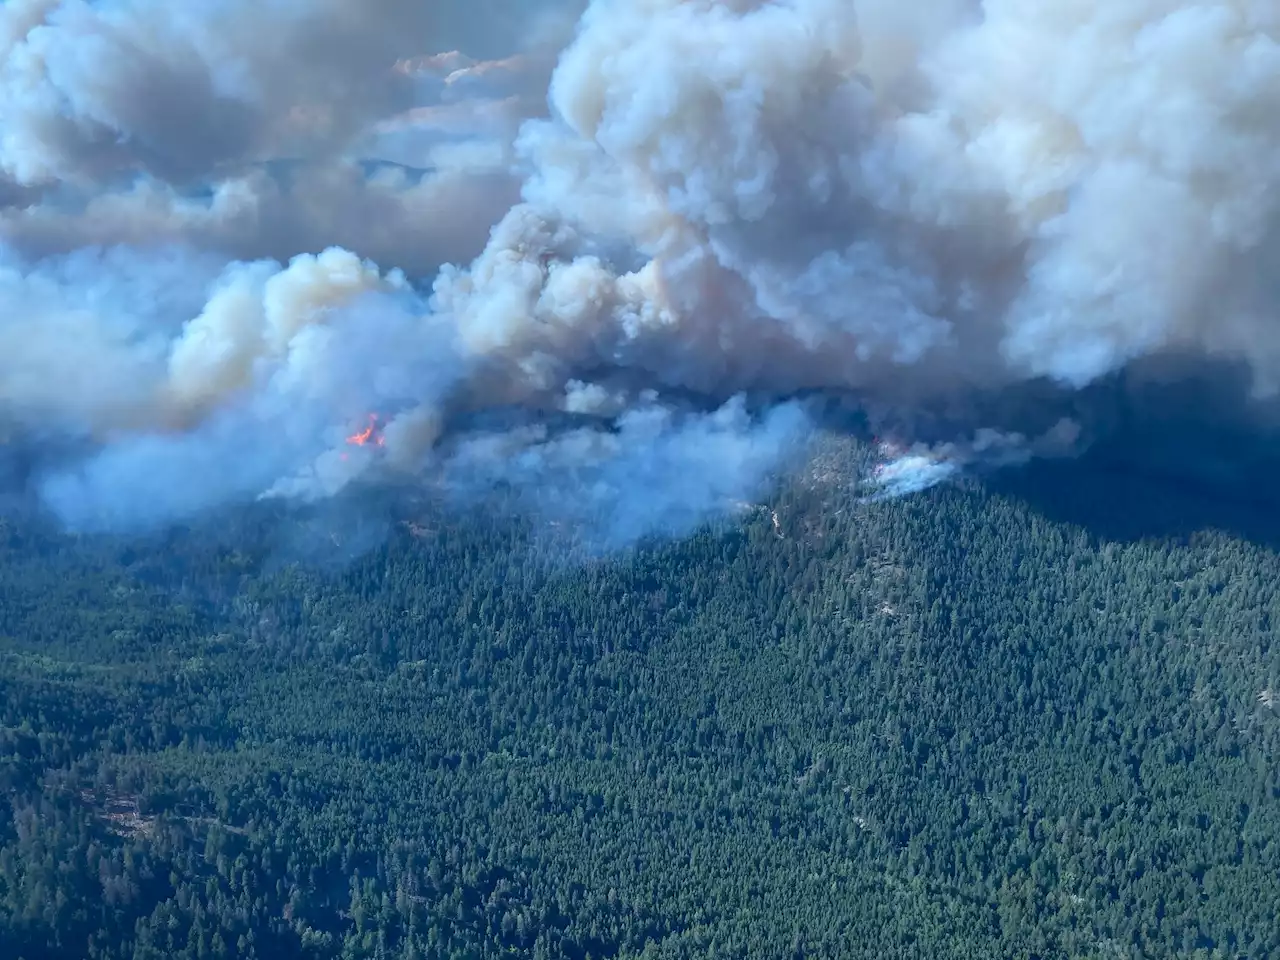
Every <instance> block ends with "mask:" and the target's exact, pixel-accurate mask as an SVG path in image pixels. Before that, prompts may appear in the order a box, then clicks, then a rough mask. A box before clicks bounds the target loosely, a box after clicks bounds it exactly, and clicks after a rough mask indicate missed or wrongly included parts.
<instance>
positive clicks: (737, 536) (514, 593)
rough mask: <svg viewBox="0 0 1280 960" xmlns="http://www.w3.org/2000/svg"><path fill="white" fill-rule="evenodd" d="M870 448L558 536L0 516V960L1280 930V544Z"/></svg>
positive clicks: (619, 950) (565, 951)
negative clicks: (930, 466)
mask: <svg viewBox="0 0 1280 960" xmlns="http://www.w3.org/2000/svg"><path fill="white" fill-rule="evenodd" d="M844 455H845V456H851V457H854V458H855V459H856V458H857V457H858V456H861V455H862V454H860V453H858V452H857V451H852V452H850V451H845V453H844ZM848 469H849V464H848V463H844V464H840V463H837V464H836V465H835V466H834V467H832V468H831V469H830V470H829V471H828V472H827V474H825V475H821V476H819V475H817V474H820V473H821V472H820V471H811V472H810V475H809V476H808V477H806V478H802V479H801V480H799V481H797V482H794V483H792V484H790V485H788V486H787V487H786V488H785V489H782V490H780V491H779V492H777V493H776V495H775V496H773V497H771V498H770V499H769V502H768V503H767V504H763V505H761V506H760V507H759V508H757V509H755V510H752V511H749V512H747V513H745V514H744V515H743V516H742V517H740V518H738V519H737V520H735V521H733V522H729V523H725V524H722V525H718V526H716V527H714V528H708V529H705V530H703V531H701V532H699V533H698V534H696V535H694V536H692V537H690V538H688V539H685V540H681V541H678V542H664V543H655V544H649V545H646V546H644V547H642V548H639V549H637V550H634V551H630V552H627V553H624V554H619V555H615V556H611V557H604V558H595V559H583V560H580V561H574V562H572V563H551V562H548V557H549V556H552V555H554V554H553V553H552V551H551V550H549V548H548V547H549V544H548V540H547V538H546V531H545V530H542V529H540V528H539V527H538V526H536V525H531V524H529V523H523V522H519V521H517V520H514V519H494V518H493V516H492V515H491V514H489V513H486V512H485V511H479V510H478V511H476V512H475V513H474V514H456V513H455V514H445V513H441V512H439V511H436V512H432V511H431V510H429V509H427V508H422V509H421V510H420V511H419V512H418V513H417V514H415V515H414V517H413V518H412V520H413V523H411V524H399V525H396V526H395V527H394V528H393V530H392V532H391V533H390V534H389V535H388V536H387V537H386V538H385V540H384V541H383V542H382V543H381V544H380V545H379V546H377V547H376V548H374V549H371V550H368V551H366V552H364V553H363V554H362V555H360V556H358V557H357V558H356V559H354V560H352V561H350V562H348V563H345V564H342V565H338V566H331V567H316V566H315V565H299V564H291V563H284V562H281V560H280V551H279V544H280V543H281V542H283V541H282V538H284V539H287V537H286V534H288V532H289V527H288V525H289V524H290V523H291V522H293V521H291V520H289V519H288V518H285V519H281V518H279V517H275V516H265V515H259V514H258V513H257V512H255V511H247V512H245V513H243V514H241V515H240V516H239V517H238V518H236V521H235V522H236V524H237V525H238V528H237V529H236V530H234V531H230V532H228V531H227V530H226V529H225V528H224V530H223V534H224V535H222V536H220V537H218V538H208V537H204V536H202V535H200V534H199V532H198V531H195V532H189V533H187V534H185V535H183V534H181V533H176V534H174V535H172V536H169V537H167V538H163V539H161V540H157V541H156V542H154V543H150V544H139V543H137V542H125V541H116V540H110V539H106V538H81V539H73V538H68V537H64V536H59V535H55V534H53V533H50V532H49V531H47V530H42V529H40V528H39V527H38V526H36V525H33V524H30V523H24V522H20V521H17V520H10V521H8V522H7V523H6V525H5V527H4V529H3V530H2V531H0V552H2V554H3V556H2V562H0V633H2V634H3V636H2V637H0V778H2V781H3V787H4V795H5V797H7V798H8V803H9V805H10V806H11V807H12V815H11V816H9V815H8V811H6V810H3V808H0V956H3V957H23V958H25V960H44V958H59V960H62V958H81V957H91V958H102V960H107V958H111V960H126V958H128V960H148V958H156V960H158V958H170V957H176V958H206V957H259V958H275V957H294V956H297V957H308V958H331V957H332V958H336V957H350V958H354V957H368V958H408V957H420V958H428V957H431V958H462V957H468V958H496V957H537V958H551V957H557V958H558V957H568V958H586V957H592V958H595V960H603V958H636V957H646V958H655V957H660V958H685V957H687V958H704V957H710V958H720V957H725V958H728V957H743V958H747V957H751V958H756V957H758V958H778V957H796V958H800V957H805V958H817V957H830V958H836V957H839V958H868V960H871V958H875V960H882V958H894V957H922V958H924V957H927V958H931V960H932V958H949V957H955V958H982V960H987V958H995V957H1001V958H1005V957H1024V958H1033V957H1034V958H1056V957H1062V958H1067V957H1070V958H1102V957H1210V956H1214V957H1269V956H1280V923H1277V921H1276V918H1277V916H1280V765H1278V764H1277V762H1276V761H1277V753H1278V751H1280V654H1278V653H1277V649H1276V647H1275V646H1274V645H1273V637H1274V634H1275V625H1276V623H1278V622H1280V592H1278V586H1277V585H1278V584H1280V553H1278V552H1277V550H1276V549H1275V548H1274V546H1273V545H1272V544H1271V542H1270V541H1268V540H1267V539H1266V538H1265V537H1260V536H1253V537H1251V536H1246V535H1245V534H1243V533H1241V532H1240V531H1239V529H1233V526H1234V525H1233V524H1232V523H1220V524H1216V525H1215V524H1214V523H1213V522H1210V521H1204V522H1201V521H1202V520H1203V517H1201V514H1200V513H1198V512H1197V511H1199V510H1201V508H1202V506H1203V504H1200V503H1198V502H1196V501H1195V498H1194V497H1191V496H1189V495H1186V494H1183V493H1179V492H1177V491H1174V490H1169V489H1166V488H1163V487H1161V486H1158V485H1155V484H1153V483H1151V482H1149V481H1141V482H1137V481H1132V480H1131V479H1126V478H1124V477H1117V476H1110V477H1108V476H1102V475H1091V476H1087V477H1086V476H1085V475H1084V474H1083V473H1082V472H1081V471H1080V470H1077V471H1076V472H1075V473H1072V472H1071V471H1059V472H1057V473H1045V474H1044V475H1035V476H1028V475H1021V476H1022V479H1014V480H1001V481H993V482H992V483H990V484H987V485H983V484H980V483H977V482H974V481H967V482H964V483H962V484H959V485H956V486H949V487H944V488H938V489H934V490H932V491H929V492H927V493H924V494H921V495H919V496H915V497H911V498H905V499H901V500H894V501H888V502H883V503H872V504H863V503H859V502H858V501H857V500H856V498H855V496H854V494H853V492H852V491H851V490H849V489H848V488H847V484H846V483H845V482H844V480H843V479H842V478H845V477H847V475H848ZM1054 477H1058V478H1060V479H1058V480H1057V481H1055V480H1054V479H1053V478H1054ZM833 478H834V479H833ZM1055 484H1056V485H1055ZM1032 490H1034V492H1035V496H1034V497H1032V496H1031V495H1030V494H1029V491H1032ZM1171 518H1172V519H1173V521H1177V522H1173V523H1172V525H1171V523H1170V520H1171ZM1179 518H1181V519H1179ZM1147 520H1150V521H1151V523H1150V524H1146V521H1147ZM1183 521H1185V522H1183ZM297 542H302V541H301V540H298V541H297ZM286 559H287V557H286Z"/></svg>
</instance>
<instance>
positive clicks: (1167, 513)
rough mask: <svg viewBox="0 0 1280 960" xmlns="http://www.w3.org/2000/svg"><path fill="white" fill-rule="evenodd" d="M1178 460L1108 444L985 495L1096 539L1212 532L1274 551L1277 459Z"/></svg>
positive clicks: (1028, 470) (999, 480)
mask: <svg viewBox="0 0 1280 960" xmlns="http://www.w3.org/2000/svg"><path fill="white" fill-rule="evenodd" d="M1166 452H1167V451H1166ZM1184 453H1185V454H1186V455H1187V459H1185V460H1172V461H1171V460H1170V459H1169V458H1168V457H1166V456H1162V455H1159V454H1157V453H1155V452H1153V450H1152V448H1151V447H1150V445H1143V444H1139V443H1129V444H1123V443H1109V444H1107V445H1106V446H1105V447H1102V448H1100V449H1097V450H1094V451H1091V452H1090V453H1088V454H1086V455H1085V456H1082V457H1080V458H1079V459H1076V460H1067V461H1063V460H1057V461H1037V462H1034V463H1032V464H1029V465H1028V466H1026V467H1023V468H1020V469H1013V470H1006V471H1002V472H1000V473H999V474H997V475H994V476H992V477H991V478H989V480H988V483H987V488H988V489H989V490H990V491H992V492H993V493H999V494H1003V495H1005V496H1010V497H1015V498H1017V499H1019V500H1021V501H1023V502H1024V503H1026V504H1027V505H1028V506H1029V507H1031V508H1032V509H1034V510H1035V511H1036V512H1038V513H1040V514H1041V515H1042V516H1044V517H1046V518H1047V519H1050V520H1055V521H1060V522H1065V523H1071V524H1074V525H1077V526H1080V527H1083V528H1084V529H1085V530H1087V531H1088V532H1089V533H1090V534H1092V535H1094V536H1096V537H1098V538H1099V539H1103V540H1118V541H1127V542H1133V541H1139V540H1173V541H1176V542H1185V541H1186V540H1187V539H1188V538H1189V537H1191V536H1192V535H1194V534H1196V533H1200V532H1203V531H1207V530H1216V531H1221V532H1224V533H1228V534H1231V535H1233V536H1236V537H1239V538H1241V539H1244V540H1247V541H1250V542H1252V543H1255V544H1258V545H1259V546H1264V547H1267V548H1269V549H1272V550H1280V490H1278V489H1277V488H1276V484H1275V478H1276V476H1277V475H1280V460H1275V461H1271V462H1267V461H1266V460H1262V459H1260V458H1258V457H1257V456H1249V455H1247V454H1246V451H1243V450H1242V451H1241V456H1239V457H1238V458H1236V459H1234V460H1232V459H1228V458H1223V457H1221V456H1218V455H1214V456H1212V457H1210V456H1209V455H1208V453H1207V452H1206V451H1205V449H1204V448H1201V450H1199V451H1195V450H1194V447H1193V446H1192V448H1191V449H1187V450H1184ZM1197 457H1198V458H1199V459H1195V458H1197Z"/></svg>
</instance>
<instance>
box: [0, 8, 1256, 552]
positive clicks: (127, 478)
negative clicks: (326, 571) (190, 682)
mask: <svg viewBox="0 0 1280 960" xmlns="http://www.w3.org/2000/svg"><path fill="white" fill-rule="evenodd" d="M490 8H492V9H490ZM1277 117H1280V8H1278V7H1277V6H1276V5H1275V4H1274V3H1272V2H1270V0H1108V2H1104V0H1044V2H1040V3H1034V4H1033V3H1025V2H1017V0H986V2H983V3H979V2H978V0H924V2H920V3H916V4H902V3H900V2H892V3H890V2H888V0H722V2H712V0H593V2H591V3H590V4H589V5H584V4H583V3H575V2H573V0H564V2H560V3H547V2H544V3H541V4H537V3H534V4H525V5H516V4H510V5H508V4H502V3H498V2H496V0H495V2H494V3H492V4H485V3H476V2H472V3H468V4H461V3H457V4H455V3H453V2H429V3H421V2H408V0H373V2H369V0H363V2H360V3H356V2H354V0H321V2H316V3H309V4H301V3H297V4H295V3H292V2H287V0H281V2H272V3H265V4H263V3H254V4H250V3H248V2H247V0H223V2H213V0H210V2H206V3H198V4H196V5H194V6H191V5H187V6H174V5H172V4H161V3H159V2H158V0H100V2H97V3H86V2H73V0H18V2H13V0H11V2H9V3H6V4H5V5H4V6H3V7H0V239H2V240H3V242H4V243H6V244H7V246H8V249H9V255H8V258H7V260H6V261H5V263H4V265H3V275H2V276H0V302H3V304H4V306H5V311H4V313H3V315H2V316H0V338H3V346H4V347H5V349H4V351H2V352H0V403H3V413H4V415H5V416H6V417H7V418H8V419H9V420H10V421H11V423H12V424H13V426H14V429H15V430H17V431H18V432H19V433H22V432H24V431H25V433H26V435H31V434H32V432H33V431H35V432H38V433H39V434H40V435H42V436H43V435H50V434H52V435H57V436H61V437H72V438H76V439H77V440H79V441H81V442H82V443H83V444H85V448H86V449H87V450H88V451H89V452H88V453H87V454H85V455H83V456H79V457H77V458H73V459H72V460H70V461H67V460H62V461H60V462H59V466H58V467H57V469H53V470H46V471H45V473H44V474H43V475H42V480H41V483H42V491H43V495H44V497H45V499H46V502H47V503H49V504H50V505H51V506H53V507H54V509H56V510H57V511H58V512H59V513H60V514H61V515H62V516H63V517H64V518H65V519H66V520H68V521H70V522H74V523H77V524H81V525H107V526H115V525H133V524H138V523H146V522H158V521H164V520H169V519H174V518H178V517H182V516H187V515H190V514H192V513H195V512H198V511H200V510H202V509H204V508H206V507H208V506H210V505H213V504H218V503H224V502H228V501H234V500H237V499H245V498H252V497H258V496H268V497H287V498H303V499H314V498H321V497H326V496H330V495H332V494H334V493H336V492H337V491H339V490H341V489H343V488H345V487H346V486H348V485H349V484H350V483H352V482H353V481H356V480H358V479H377V478H382V477H395V476H399V477H401V478H413V479H415V481H416V482H420V483H424V484H426V483H430V484H439V485H441V486H442V487H443V488H445V489H460V488H461V489H466V488H468V487H471V486H476V485H483V484H493V483H504V484H511V485H513V487H514V488H516V489H518V490H519V491H522V496H524V497H526V498H527V499H528V501H529V502H530V503H532V504H534V505H535V506H537V507H539V508H541V509H547V510H554V511H557V512H559V514H560V515H562V516H568V517H571V518H574V519H576V520H580V521H586V520H588V519H590V518H595V519H594V520H593V521H592V522H598V523H602V524H604V527H603V529H605V530H606V533H607V536H608V537H609V538H610V539H611V540H620V541H625V540H627V539H633V538H634V537H636V536H639V535H641V534H643V533H644V532H646V531H649V530H653V529H686V528H688V527H689V526H690V525H692V524H695V523H696V522H698V520H699V519H701V518H704V517H706V516H707V515H709V514H711V513H714V512H715V511H716V510H718V509H721V508H722V507H723V506H724V505H725V504H728V503H730V502H732V501H734V500H740V499H743V498H749V497H750V496H751V495H752V493H753V492H754V491H756V490H757V489H758V488H759V487H760V486H761V484H763V483H765V482H766V481H767V480H768V478H769V477H770V476H771V475H772V473H773V472H774V471H775V470H776V469H778V468H779V467H780V466H782V465H784V464H785V463H786V461H787V458H788V457H789V456H790V455H791V454H793V453H795V452H796V451H797V450H798V449H799V448H800V446H801V444H802V442H803V440H804V439H805V437H806V436H807V434H808V432H809V428H810V426H811V421H812V416H811V414H812V410H813V409H814V406H813V404H812V403H808V402H806V401H805V400H803V399H800V398H802V397H810V398H812V397H813V396H822V395H826V396H833V395H840V396H851V397H855V398H857V400H858V402H859V403H862V404H864V405H865V406H866V408H867V409H868V410H881V411H889V413H888V414H887V415H886V416H887V418H888V419H889V420H892V421H895V422H897V423H899V424H910V423H912V422H913V421H914V420H915V419H917V418H918V416H919V415H920V411H923V410H926V409H927V410H934V411H936V410H938V409H950V410H952V411H958V413H957V414H956V416H955V417H953V420H957V421H958V422H965V421H968V425H967V426H966V427H965V430H964V431H962V432H961V433H957V435H956V436H955V437H949V438H943V439H944V441H945V442H946V444H947V446H945V447H944V448H940V447H938V446H936V444H935V445H933V446H930V447H928V448H927V449H925V448H916V449H913V450H911V451H909V452H907V454H906V456H907V457H908V460H907V461H901V462H898V463H897V465H896V466H894V465H893V464H890V466H889V467H886V468H885V471H882V477H881V480H882V482H883V483H884V485H885V488H886V490H887V491H888V492H890V493H892V492H895V491H902V490H909V489H913V488H916V487H919V486H923V485H926V484H927V482H930V481H931V480H933V479H936V478H937V477H939V476H943V475H945V474H946V472H947V471H948V470H955V469H962V468H965V467H967V466H969V465H971V464H974V463H979V462H980V463H992V462H997V461H998V462H1000V463H1005V462H1012V461H1015V460H1017V459H1019V458H1023V457H1026V456H1033V455H1037V454H1040V453H1043V452H1046V451H1048V450H1052V451H1053V452H1061V451H1062V450H1064V449H1066V448H1068V447H1070V445H1071V444H1072V443H1074V442H1075V439H1076V433H1077V432H1078V431H1077V430H1076V428H1074V427H1063V426H1062V425H1060V424H1059V425H1058V426H1055V424H1058V421H1059V420H1060V419H1061V418H1062V417H1063V416H1064V412H1071V411H1070V408H1071V407H1072V405H1073V403H1075V401H1074V400H1073V399H1072V398H1073V397H1077V396H1083V394H1079V393H1078V391H1087V390H1088V389H1089V388H1090V387H1091V385H1094V384H1096V383H1098V382H1099V381H1102V380H1105V379H1106V378H1108V377H1110V376H1112V375H1114V374H1116V373H1117V372H1118V371H1122V370H1125V369H1126V368H1127V367H1130V366H1131V365H1133V364H1135V363H1146V362H1152V361H1159V360H1160V359H1161V358H1171V357H1177V358H1179V362H1181V363H1186V364H1190V365H1191V366H1195V365H1197V364H1204V363H1209V362H1215V361H1229V362H1238V363H1240V364H1243V365H1244V369H1246V370H1247V371H1248V376H1249V377H1250V381H1251V388H1252V390H1253V391H1254V393H1255V394H1256V395H1257V396H1259V397H1265V396H1268V395H1271V394H1274V393H1275V392H1276V391H1277V390H1278V389H1280V338H1278V337H1277V322H1276V319H1275V317H1274V316H1273V313H1274V310H1275V308H1276V304H1277V302H1280V300H1278V298H1277V292H1278V291H1277V290H1275V289H1273V286H1274V280H1273V279H1272V278H1274V277H1276V276H1280V272H1277V270H1276V268H1277V266H1280V263H1277V259H1278V256H1277V255H1278V253H1280V243H1278V242H1277V228H1278V226H1280V218H1278V217H1277V204H1278V203H1280V192H1278V190H1277V187H1280V120H1277V119H1276V118H1277ZM1045 396H1047V397H1050V398H1051V399H1050V401H1049V402H1044V403H1042V401H1041V400H1036V401H1034V402H1033V401H1032V400H1031V399H1030V398H1032V397H1041V398H1043V397H1045ZM992 397H997V398H999V397H1005V398H1006V401H1005V402H1004V404H1003V407H1004V408H1007V407H1008V405H1009V404H1010V403H1013V404H1014V405H1017V404H1018V403H1025V404H1030V405H1032V406H1037V412H1036V413H1035V415H1034V416H1032V417H1031V419H1033V420H1037V422H1036V423H1034V424H1032V425H1031V426H1030V427H1029V428H1024V427H1023V426H1022V425H1021V424H1019V425H1018V426H1017V429H1018V430H1020V431H1021V432H1020V433H1015V432H1014V431H1013V430H1012V429H1003V428H1002V429H1001V430H998V431H996V430H992V431H986V432H977V433H975V432H974V429H975V428H977V427H985V426H988V425H987V424H982V423H977V422H973V421H974V418H975V417H976V416H977V414H976V413H975V411H978V410H980V409H984V408H983V407H982V403H987V404H990V403H991V400H990V398H992ZM977 398H986V399H984V400H982V401H981V402H979V400H978V399H977ZM1008 398H1013V399H1008ZM995 406H996V407H997V408H999V407H1001V406H1002V404H1001V403H1000V402H996V403H995ZM1039 407H1043V410H1040V409H1039ZM1024 414H1027V411H1026V410H1023V411H1020V412H1019V416H1022V415H1024ZM1037 418H1038V419H1037ZM1015 419H1018V418H1017V417H1015ZM990 426H1000V425H999V424H991V425H990ZM1046 431H1047V432H1046ZM905 432H906V433H908V434H909V433H910V432H911V431H910V429H906V430H905ZM965 437H967V438H968V439H965ZM1024 437H1029V438H1033V439H1024ZM1036 438H1038V439H1036ZM939 451H941V452H939ZM910 458H915V459H910Z"/></svg>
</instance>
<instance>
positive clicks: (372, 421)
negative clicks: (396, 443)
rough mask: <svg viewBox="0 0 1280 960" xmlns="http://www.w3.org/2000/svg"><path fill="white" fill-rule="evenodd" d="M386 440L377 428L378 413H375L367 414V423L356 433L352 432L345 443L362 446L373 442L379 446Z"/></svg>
mask: <svg viewBox="0 0 1280 960" xmlns="http://www.w3.org/2000/svg"><path fill="white" fill-rule="evenodd" d="M385 442H386V440H385V438H384V437H383V436H382V433H381V432H380V431H379V430H378V415H377V414H376V413H371V414H369V425H368V426H366V427H365V428H364V429H363V430H361V431H359V432H358V433H353V434H352V435H351V436H349V437H347V443H349V444H351V445H352V446H354V447H363V446H364V445H365V444H368V443H373V444H376V445H377V446H379V447H381V446H382V445H383V444H384V443H385Z"/></svg>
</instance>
